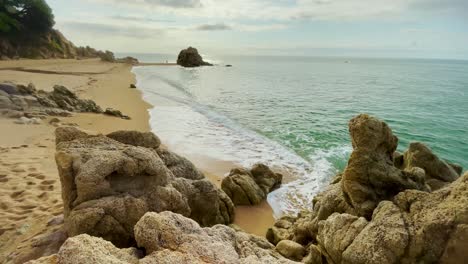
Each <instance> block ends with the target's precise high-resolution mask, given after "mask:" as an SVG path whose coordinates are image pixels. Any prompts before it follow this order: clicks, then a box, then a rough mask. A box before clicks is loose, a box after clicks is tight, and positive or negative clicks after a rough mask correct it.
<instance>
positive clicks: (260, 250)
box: [135, 212, 292, 263]
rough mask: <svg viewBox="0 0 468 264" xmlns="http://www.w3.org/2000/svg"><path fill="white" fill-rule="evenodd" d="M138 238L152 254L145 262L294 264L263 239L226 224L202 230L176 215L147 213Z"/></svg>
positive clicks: (149, 254)
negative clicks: (171, 260) (237, 230)
mask: <svg viewBox="0 0 468 264" xmlns="http://www.w3.org/2000/svg"><path fill="white" fill-rule="evenodd" d="M135 238H136V241H137V243H138V246H139V247H143V248H145V250H146V253H147V254H148V255H147V256H146V257H145V258H144V259H143V261H144V263H154V262H157V261H158V260H164V259H166V258H171V259H177V260H189V261H186V262H185V263H292V262H290V261H288V260H287V259H284V258H283V257H281V256H280V255H279V254H277V253H276V252H274V250H273V249H274V247H273V245H271V244H270V243H268V242H267V241H266V240H265V239H263V238H260V237H256V236H253V235H248V234H246V233H243V232H236V231H235V230H233V229H232V228H230V227H227V226H224V225H216V226H214V227H211V228H201V227H200V226H199V225H198V224H197V223H196V222H194V221H192V220H190V219H187V218H184V217H183V216H181V215H179V214H174V213H172V212H162V213H159V214H156V213H147V214H145V216H143V217H142V218H141V220H140V221H138V223H137V225H136V226H135ZM150 260H151V261H154V262H151V261H150ZM161 263H171V262H168V261H167V262H161Z"/></svg>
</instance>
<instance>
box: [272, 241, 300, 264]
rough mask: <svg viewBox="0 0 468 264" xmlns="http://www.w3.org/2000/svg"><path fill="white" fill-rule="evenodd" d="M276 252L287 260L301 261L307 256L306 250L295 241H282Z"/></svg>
mask: <svg viewBox="0 0 468 264" xmlns="http://www.w3.org/2000/svg"><path fill="white" fill-rule="evenodd" d="M276 251H278V252H279V253H280V254H281V255H283V256H284V257H285V258H288V259H291V260H295V261H300V260H302V258H303V257H304V255H305V254H306V250H305V248H304V247H303V246H302V245H301V244H298V243H296V242H294V241H291V240H281V241H280V242H279V243H278V245H276Z"/></svg>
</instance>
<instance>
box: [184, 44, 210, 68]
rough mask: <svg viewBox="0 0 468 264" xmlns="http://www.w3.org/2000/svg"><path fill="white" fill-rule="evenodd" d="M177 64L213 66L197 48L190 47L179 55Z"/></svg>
mask: <svg viewBox="0 0 468 264" xmlns="http://www.w3.org/2000/svg"><path fill="white" fill-rule="evenodd" d="M177 64H178V65H180V66H183V67H199V66H212V64H210V63H208V62H205V61H203V58H202V57H201V56H200V54H198V50H197V49H196V48H192V47H188V48H187V49H184V50H182V51H181V52H180V53H179V56H178V57H177Z"/></svg>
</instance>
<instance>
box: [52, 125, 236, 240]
mask: <svg viewBox="0 0 468 264" xmlns="http://www.w3.org/2000/svg"><path fill="white" fill-rule="evenodd" d="M56 133H57V135H58V136H57V137H56V140H57V153H56V162H57V166H58V170H59V175H60V180H61V183H62V197H63V201H64V212H65V213H64V214H65V226H66V229H67V231H68V233H69V235H71V236H74V235H78V234H82V233H87V234H90V235H94V236H100V237H103V238H104V239H106V240H109V241H112V242H113V243H114V244H115V245H118V246H128V245H132V244H133V243H134V238H133V227H134V225H135V224H136V222H137V221H138V220H139V219H140V218H141V217H142V216H143V215H144V214H145V213H146V212H162V211H172V212H176V213H180V214H182V215H184V216H187V217H191V218H193V219H195V220H197V221H199V222H200V224H202V225H206V226H207V225H214V224H219V223H221V224H229V223H230V222H232V221H233V216H234V210H233V205H232V202H231V201H230V200H229V198H228V197H227V196H226V194H224V192H222V191H221V190H219V189H217V188H216V187H215V186H214V185H213V184H212V183H210V182H209V181H207V180H205V179H204V178H203V179H200V180H190V179H186V178H177V177H175V176H174V174H173V173H172V171H171V170H170V169H169V168H168V167H167V166H166V164H165V162H164V161H163V160H162V159H161V157H160V156H159V154H158V152H157V151H156V150H155V149H154V148H145V147H141V145H145V146H148V145H149V146H152V147H154V146H155V143H157V142H155V141H154V139H155V138H154V137H147V136H149V135H148V134H143V133H139V132H128V133H126V132H119V133H116V134H114V136H116V135H117V136H116V137H117V138H119V139H120V140H122V141H126V142H129V143H132V144H133V145H128V144H123V143H120V142H118V141H116V140H113V139H111V138H109V137H105V136H102V135H98V136H88V135H87V134H86V133H84V132H81V131H79V130H77V129H76V128H58V129H57V132H56ZM129 135H132V136H129ZM148 138H150V140H148ZM138 140H142V142H139V141H138ZM190 164H191V163H190ZM173 167H178V166H177V164H173ZM194 170H196V169H195V167H194V166H193V164H191V169H189V170H187V174H188V175H190V174H192V173H193V171H194ZM180 173H181V174H183V171H181V172H180Z"/></svg>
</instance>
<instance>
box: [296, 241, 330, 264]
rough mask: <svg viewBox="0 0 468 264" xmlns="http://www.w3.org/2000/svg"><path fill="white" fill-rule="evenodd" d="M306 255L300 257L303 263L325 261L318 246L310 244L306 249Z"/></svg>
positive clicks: (317, 263) (310, 263) (314, 263)
mask: <svg viewBox="0 0 468 264" xmlns="http://www.w3.org/2000/svg"><path fill="white" fill-rule="evenodd" d="M307 252H309V253H308V254H307V256H306V257H305V258H303V259H302V262H303V263H305V264H322V263H325V262H324V261H323V258H322V252H321V251H320V248H319V247H317V246H316V245H314V244H312V245H310V246H309V248H308V249H307Z"/></svg>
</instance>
